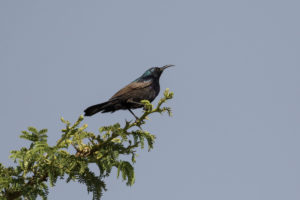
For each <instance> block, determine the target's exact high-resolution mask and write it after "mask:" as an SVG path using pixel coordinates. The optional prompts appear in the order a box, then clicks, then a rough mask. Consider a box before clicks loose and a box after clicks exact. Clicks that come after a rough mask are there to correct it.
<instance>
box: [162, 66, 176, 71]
mask: <svg viewBox="0 0 300 200" xmlns="http://www.w3.org/2000/svg"><path fill="white" fill-rule="evenodd" d="M173 66H175V65H165V66H163V67H161V68H160V71H161V72H163V71H164V70H165V69H167V68H169V67H173Z"/></svg>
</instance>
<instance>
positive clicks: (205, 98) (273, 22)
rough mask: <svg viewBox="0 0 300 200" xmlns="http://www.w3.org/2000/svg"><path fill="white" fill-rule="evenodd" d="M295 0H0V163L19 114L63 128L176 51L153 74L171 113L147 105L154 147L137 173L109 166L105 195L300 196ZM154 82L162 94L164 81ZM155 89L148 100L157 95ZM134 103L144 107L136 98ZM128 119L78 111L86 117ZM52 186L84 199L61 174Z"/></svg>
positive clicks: (22, 123)
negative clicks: (126, 178)
mask: <svg viewBox="0 0 300 200" xmlns="http://www.w3.org/2000/svg"><path fill="white" fill-rule="evenodd" d="M299 6H300V2H299V1H293V0H286V1H278V0H272V1H271V0H269V1H267V0H251V1H250V0H249V1H245V0H240V1H237V0H235V1H234V0H228V1H222V0H214V1H211V0H210V1H208V0H206V1H192V0H190V1H188V0H186V1H179V0H164V1H163V0H152V1H140V0H139V1H138V0H136V1H131V0H128V1H78V0H72V1H71V0H70V1H61V0H59V1H58V0H52V1H31V0H28V1H9V0H3V1H1V2H0V27H1V31H0V44H1V45H0V91H1V104H0V110H1V113H0V121H1V124H2V126H1V129H2V130H1V132H2V133H1V134H2V140H1V141H0V146H1V151H0V157H1V163H4V164H6V165H8V164H11V161H10V160H9V159H8V156H9V152H10V150H13V149H19V148H20V147H21V146H23V145H24V141H22V140H21V139H19V138H18V136H19V134H20V131H21V130H24V129H26V128H27V127H28V126H36V127H37V128H48V129H49V140H50V143H52V144H54V142H55V141H56V140H57V139H58V137H59V133H60V129H61V128H63V126H62V124H61V123H60V120H59V119H60V117H61V116H63V117H64V118H65V119H68V120H71V121H74V120H76V119H77V117H78V116H79V115H80V114H82V112H83V110H84V109H85V108H86V107H87V106H90V105H92V104H95V103H100V102H102V101H105V100H107V99H108V98H110V97H111V96H112V95H113V94H114V93H115V92H116V91H117V90H118V89H120V88H121V87H123V86H124V85H126V84H127V83H129V82H131V81H133V80H134V79H136V78H137V77H138V76H140V75H141V74H142V73H143V72H144V71H145V70H146V69H148V68H149V67H151V66H161V65H164V64H175V65H176V68H172V69H168V70H167V71H166V72H165V73H164V74H163V75H162V77H161V88H162V90H164V89H165V88H167V87H169V88H170V89H171V90H172V91H174V93H175V98H174V100H172V101H170V102H169V103H168V105H169V106H171V107H172V108H173V112H174V117H172V118H169V117H167V116H166V115H165V116H160V115H154V116H152V120H151V121H149V122H148V125H147V126H146V129H147V130H149V131H150V132H152V133H155V134H156V136H157V140H156V143H155V148H154V150H153V151H152V152H150V153H148V152H147V151H146V150H145V151H143V152H141V153H140V156H139V157H138V159H137V164H136V165H135V170H136V184H135V185H133V186H132V187H127V186H126V185H125V183H124V182H122V181H121V179H118V180H117V179H116V176H115V173H114V174H113V175H112V176H111V177H109V178H108V179H107V184H108V185H107V186H108V192H106V193H105V194H104V198H103V199H104V200H115V199H130V200H140V199H143V200H153V199H172V200H182V199H205V200H220V199H222V200H241V199H242V200H254V199H255V200H268V199H270V200H271V199H272V200H282V199H288V200H299V199H300V157H299V152H300V145H299V140H300V134H299V133H300V125H299V120H300V114H299V113H300V106H299V102H300V95H299V94H300V89H299V84H300V79H299V73H300V67H299V64H300V57H299V53H300V39H299V35H300V26H299V19H300V12H299ZM160 96H161V95H160ZM155 102H157V101H155ZM136 113H141V111H136ZM125 118H126V119H131V118H132V116H131V115H130V113H129V112H125V111H120V112H116V113H114V114H98V115H96V116H94V117H91V118H86V119H85V122H86V123H88V124H89V130H90V131H95V132H97V130H98V127H100V126H102V125H108V124H112V123H115V122H124V119H125ZM49 199H78V200H79V199H91V195H88V194H87V192H86V188H85V186H84V185H80V184H77V183H73V184H65V182H62V181H61V182H59V183H58V184H57V186H56V187H54V188H52V189H51V190H50V195H49Z"/></svg>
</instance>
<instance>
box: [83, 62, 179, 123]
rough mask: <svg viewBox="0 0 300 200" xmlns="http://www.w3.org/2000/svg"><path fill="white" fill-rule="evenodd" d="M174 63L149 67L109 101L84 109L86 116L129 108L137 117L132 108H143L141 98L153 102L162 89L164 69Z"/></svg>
mask: <svg viewBox="0 0 300 200" xmlns="http://www.w3.org/2000/svg"><path fill="white" fill-rule="evenodd" d="M172 66H174V65H165V66H163V67H152V68H150V69H148V70H147V71H146V72H145V73H144V74H143V75H142V76H141V77H139V78H137V79H136V80H134V81H133V82H131V83H130V84H128V85H126V86H125V87H124V88H122V89H121V90H119V91H118V92H117V93H116V94H115V95H113V96H112V97H111V98H110V99H109V100H108V101H106V102H104V103H100V104H97V105H93V106H90V107H88V108H87V109H85V110H84V113H85V114H84V115H85V116H92V115H94V114H96V113H98V112H102V113H106V112H115V111H117V110H129V111H130V113H131V114H133V116H134V117H135V118H137V117H136V115H135V114H134V113H133V112H132V111H131V109H136V108H141V107H143V104H142V103H140V102H141V100H148V101H150V102H152V101H153V100H154V99H155V97H156V96H157V95H158V93H159V91H160V86H159V78H160V76H161V74H162V73H163V71H164V70H165V69H166V68H168V67H172Z"/></svg>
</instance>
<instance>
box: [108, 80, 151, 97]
mask: <svg viewBox="0 0 300 200" xmlns="http://www.w3.org/2000/svg"><path fill="white" fill-rule="evenodd" d="M151 83H152V81H147V82H132V83H130V84H128V85H126V86H125V87H123V88H122V89H121V90H119V91H118V92H117V93H116V94H114V95H113V96H112V97H111V98H110V99H109V100H112V99H114V98H117V97H119V96H122V95H124V94H128V93H129V92H132V91H134V90H137V89H142V88H145V87H148V86H149V85H151Z"/></svg>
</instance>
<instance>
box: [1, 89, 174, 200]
mask: <svg viewBox="0 0 300 200" xmlns="http://www.w3.org/2000/svg"><path fill="white" fill-rule="evenodd" d="M172 97H173V93H172V92H169V90H168V89H166V91H165V92H164V97H162V98H161V99H160V101H159V103H158V105H157V106H156V107H155V108H154V106H153V105H152V104H151V103H150V102H149V101H142V103H143V104H144V113H143V115H142V116H141V117H140V118H138V119H137V120H136V121H125V125H124V126H123V127H122V126H121V125H120V124H119V123H116V124H114V125H111V126H103V127H101V128H99V134H94V133H92V132H88V131H86V128H87V124H83V125H80V124H81V122H82V121H83V119H84V118H83V116H82V115H81V116H80V117H79V118H78V120H77V121H76V122H75V123H74V124H73V125H72V124H71V123H70V122H69V121H67V120H64V119H63V118H61V121H62V122H63V123H64V124H65V126H66V127H65V128H64V129H62V136H61V138H60V139H59V140H58V141H57V143H56V145H54V146H49V145H48V143H47V134H46V133H47V129H42V130H40V131H38V130H37V129H36V128H34V127H28V130H27V131H22V134H21V136H20V137H21V138H23V139H25V140H28V141H30V142H31V143H30V145H29V147H22V148H21V149H20V150H15V151H12V152H11V156H10V158H12V159H13V160H14V162H15V163H16V165H17V166H16V167H5V166H3V165H2V164H1V163H0V199H8V200H12V199H21V198H23V199H30V200H31V199H36V198H37V197H41V198H42V199H47V195H48V185H47V183H48V182H49V185H50V186H51V187H53V186H55V184H56V182H57V180H58V179H63V178H67V179H66V181H67V182H69V181H78V182H79V183H82V184H85V185H86V187H87V191H88V192H91V193H93V199H94V200H99V199H100V198H101V196H102V193H103V191H106V185H105V182H104V179H105V177H107V176H109V175H110V173H111V171H112V169H113V168H116V169H117V172H118V173H117V176H118V177H119V176H121V177H122V179H123V180H124V181H126V184H127V185H132V184H133V183H134V181H135V175H134V168H133V164H134V163H135V162H136V156H137V155H136V150H137V148H141V149H143V148H144V146H145V143H146V144H147V145H148V150H149V151H150V150H151V149H152V148H153V144H154V140H155V136H154V135H153V134H151V133H149V132H148V131H145V130H143V129H142V128H141V127H142V125H144V124H145V120H146V119H147V117H148V116H149V115H150V114H152V113H164V112H167V113H168V114H169V115H170V116H171V109H170V108H169V107H162V104H163V103H165V102H166V101H167V100H168V99H171V98H172ZM71 148H74V149H75V150H76V153H75V154H72V153H70V152H71V151H70V149H71ZM121 155H129V156H130V157H131V159H129V160H122V159H120V156H121ZM122 157H124V156H122ZM125 158H126V157H125ZM90 163H95V164H96V165H97V166H98V169H99V176H96V175H95V173H94V172H92V171H91V170H90V169H89V164H90Z"/></svg>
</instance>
